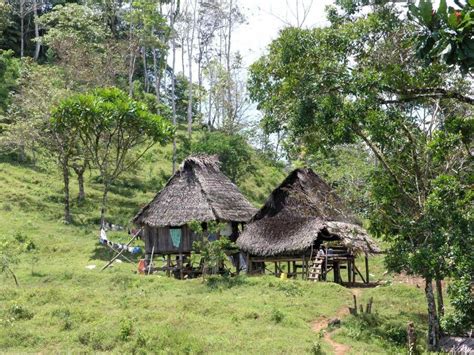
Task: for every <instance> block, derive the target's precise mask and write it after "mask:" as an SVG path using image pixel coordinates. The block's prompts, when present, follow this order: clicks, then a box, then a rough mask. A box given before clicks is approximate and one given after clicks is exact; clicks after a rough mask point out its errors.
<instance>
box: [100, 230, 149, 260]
mask: <svg viewBox="0 0 474 355" xmlns="http://www.w3.org/2000/svg"><path fill="white" fill-rule="evenodd" d="M99 244H102V245H108V246H109V247H111V248H113V249H115V250H126V251H128V252H129V253H132V254H139V253H141V251H142V249H141V248H140V247H132V246H127V245H126V244H123V243H114V242H112V241H110V240H109V239H108V238H107V233H106V232H105V230H104V229H103V228H102V229H101V230H100V234H99Z"/></svg>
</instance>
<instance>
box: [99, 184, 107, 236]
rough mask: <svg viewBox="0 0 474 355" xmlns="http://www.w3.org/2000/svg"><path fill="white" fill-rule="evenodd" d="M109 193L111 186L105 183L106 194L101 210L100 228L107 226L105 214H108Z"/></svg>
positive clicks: (103, 197)
mask: <svg viewBox="0 0 474 355" xmlns="http://www.w3.org/2000/svg"><path fill="white" fill-rule="evenodd" d="M108 193H109V184H108V183H104V193H103V194H102V206H101V208H100V226H101V227H102V228H103V227H104V225H105V213H106V212H107V195H108Z"/></svg>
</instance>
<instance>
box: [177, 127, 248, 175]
mask: <svg viewBox="0 0 474 355" xmlns="http://www.w3.org/2000/svg"><path fill="white" fill-rule="evenodd" d="M189 153H192V154H199V153H204V154H211V155H212V154H215V155H217V156H218V157H219V161H220V162H221V169H222V171H223V172H224V174H226V175H227V176H228V177H229V178H230V179H231V180H232V181H233V182H238V181H242V179H243V178H245V177H247V176H248V175H249V173H250V172H252V171H253V170H254V165H253V162H252V160H253V157H252V148H251V146H250V145H249V144H248V143H247V141H246V140H245V138H244V137H243V136H241V135H239V134H228V133H225V132H221V131H214V132H205V133H204V134H203V135H202V136H201V137H200V138H199V139H198V140H197V141H193V142H192V143H191V144H190V147H189V149H184V150H182V151H181V152H180V156H181V157H182V158H184V156H185V155H188V154H189Z"/></svg>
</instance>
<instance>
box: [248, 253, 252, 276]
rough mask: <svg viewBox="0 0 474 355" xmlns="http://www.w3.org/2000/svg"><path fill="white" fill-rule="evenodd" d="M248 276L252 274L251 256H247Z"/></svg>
mask: <svg viewBox="0 0 474 355" xmlns="http://www.w3.org/2000/svg"><path fill="white" fill-rule="evenodd" d="M247 274H249V275H250V274H252V259H251V258H250V254H247Z"/></svg>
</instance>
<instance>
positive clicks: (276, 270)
mask: <svg viewBox="0 0 474 355" xmlns="http://www.w3.org/2000/svg"><path fill="white" fill-rule="evenodd" d="M273 264H275V276H277V275H278V269H277V262H276V261H275V262H273Z"/></svg>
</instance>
